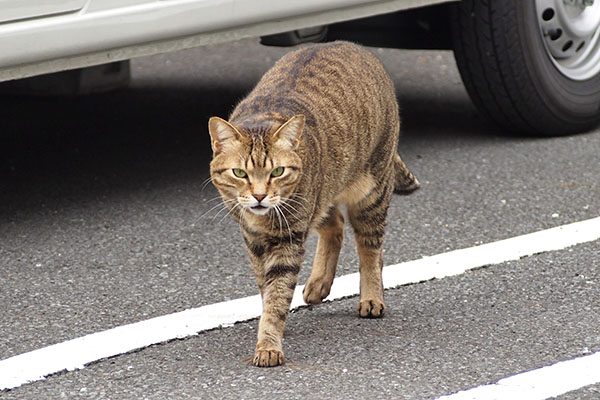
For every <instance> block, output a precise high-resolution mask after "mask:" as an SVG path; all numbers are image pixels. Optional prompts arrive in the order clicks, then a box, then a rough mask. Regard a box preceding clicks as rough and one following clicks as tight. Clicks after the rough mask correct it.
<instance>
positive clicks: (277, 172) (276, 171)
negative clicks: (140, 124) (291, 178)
mask: <svg viewBox="0 0 600 400" xmlns="http://www.w3.org/2000/svg"><path fill="white" fill-rule="evenodd" d="M281 175H283V167H277V168H275V169H274V170H273V172H271V176H273V177H278V176H281Z"/></svg>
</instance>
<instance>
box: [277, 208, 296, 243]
mask: <svg viewBox="0 0 600 400" xmlns="http://www.w3.org/2000/svg"><path fill="white" fill-rule="evenodd" d="M275 208H276V209H277V210H279V212H280V213H281V217H282V218H283V221H284V222H285V224H286V225H287V228H288V232H289V234H290V244H292V229H291V228H290V224H289V223H288V220H287V218H286V217H285V214H284V213H283V211H282V210H281V209H280V208H279V206H278V205H277V206H275Z"/></svg>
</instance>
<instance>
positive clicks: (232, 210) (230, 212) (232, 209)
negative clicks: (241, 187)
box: [215, 203, 246, 224]
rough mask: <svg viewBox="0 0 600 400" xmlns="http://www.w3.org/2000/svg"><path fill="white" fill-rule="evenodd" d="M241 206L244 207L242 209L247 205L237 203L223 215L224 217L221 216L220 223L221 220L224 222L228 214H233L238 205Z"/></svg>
mask: <svg viewBox="0 0 600 400" xmlns="http://www.w3.org/2000/svg"><path fill="white" fill-rule="evenodd" d="M240 206H241V207H242V211H243V210H245V209H246V207H244V206H242V205H241V204H240V203H237V204H236V205H234V206H233V207H232V208H231V209H230V210H227V213H226V214H225V215H223V217H221V219H220V220H219V224H220V223H221V222H223V220H224V219H225V218H227V216H228V215H231V214H232V213H233V212H234V211H235V209H236V208H238V207H240ZM215 218H216V216H215Z"/></svg>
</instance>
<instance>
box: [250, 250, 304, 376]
mask: <svg viewBox="0 0 600 400" xmlns="http://www.w3.org/2000/svg"><path fill="white" fill-rule="evenodd" d="M303 253H304V248H303V246H302V247H299V246H298V245H289V244H288V245H287V246H282V248H279V249H277V250H276V251H275V252H274V254H270V255H269V256H267V262H265V264H264V271H265V273H264V285H263V289H262V298H263V312H262V316H261V318H260V322H259V324H258V341H257V343H256V351H255V353H254V359H253V364H254V365H256V366H257V367H274V366H277V365H281V364H283V363H284V362H285V358H284V356H283V346H282V345H283V332H284V330H285V322H286V318H287V315H288V311H289V309H290V304H291V302H292V298H293V296H294V289H295V288H296V283H297V282H298V273H299V272H300V265H301V264H302V256H303Z"/></svg>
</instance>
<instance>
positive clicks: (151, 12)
mask: <svg viewBox="0 0 600 400" xmlns="http://www.w3.org/2000/svg"><path fill="white" fill-rule="evenodd" d="M5 1H6V0H5ZM10 1H13V2H15V4H16V3H17V0H10ZM448 1H451V0H384V1H381V0H288V1H273V0H152V1H149V0H88V3H87V4H86V5H85V7H83V8H82V9H80V10H79V11H75V12H72V13H63V14H61V15H54V16H50V17H43V18H31V19H27V20H21V21H16V22H8V23H0V81H3V80H10V79H17V78H23V77H27V76H33V75H39V74H42V73H49V72H56V71H61V70H66V69H72V68H78V67H85V66H90V65H97V64H103V63H107V62H113V61H119V60H124V59H129V58H133V57H137V56H143V55H150V54H156V53H161V52H167V51H174V50H180V49H184V48H189V47H194V46H199V45H203V44H210V43H219V42H226V41H231V40H237V39H241V38H244V37H252V36H262V35H268V34H273V33H279V32H284V31H289V30H294V29H301V28H306V27H310V26H316V25H323V24H330V23H334V22H339V21H345V20H350V19H356V18H362V17H367V16H372V15H377V14H384V13H389V12H394V11H398V10H402V9H408V8H414V7H420V6H425V5H431V4H437V3H444V2H448ZM0 4H2V3H1V2H0Z"/></svg>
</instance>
